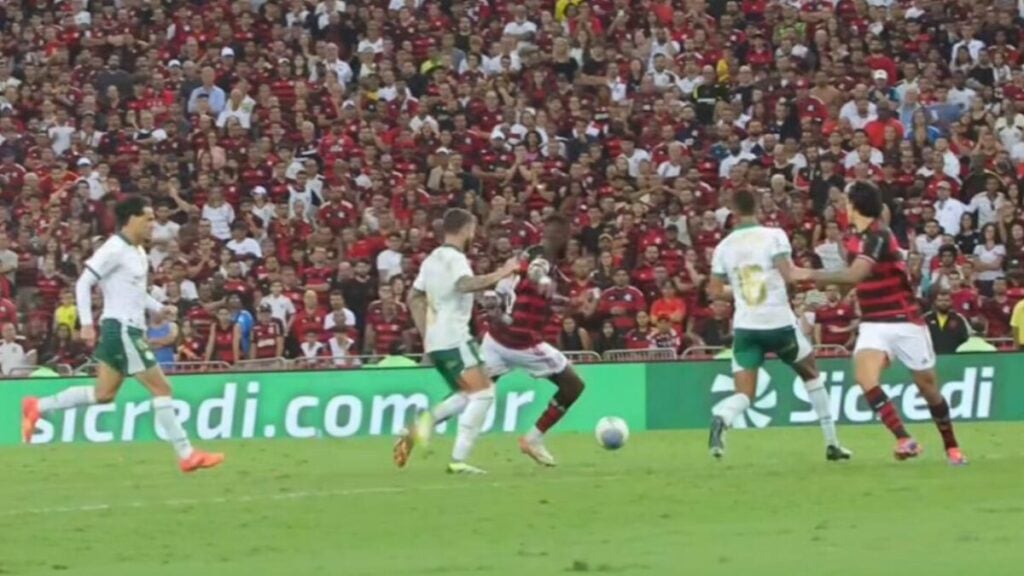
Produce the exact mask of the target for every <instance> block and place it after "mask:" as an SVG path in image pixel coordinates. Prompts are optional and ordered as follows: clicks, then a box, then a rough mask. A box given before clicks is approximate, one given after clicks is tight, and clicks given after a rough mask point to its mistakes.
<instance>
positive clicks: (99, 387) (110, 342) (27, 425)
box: [21, 320, 127, 443]
mask: <svg viewBox="0 0 1024 576" xmlns="http://www.w3.org/2000/svg"><path fill="white" fill-rule="evenodd" d="M93 356H94V357H95V358H96V360H97V362H98V366H97V370H96V381H95V383H94V384H93V385H91V386H89V385H83V386H72V387H70V388H67V389H65V390H62V391H60V392H58V393H57V394H54V395H52V396H46V397H44V398H33V397H30V398H25V399H24V400H23V401H22V422H21V432H22V439H23V440H24V441H25V442H26V443H28V442H31V440H32V434H33V432H34V431H35V428H36V424H37V423H38V422H39V419H40V418H41V417H42V415H43V414H49V413H52V412H57V411H61V410H71V409H74V408H78V407H81V406H91V405H93V404H106V403H108V402H113V400H114V397H115V396H117V392H118V390H120V389H121V384H122V383H123V382H124V375H125V374H126V370H127V367H126V362H127V356H126V355H125V352H124V346H123V342H122V341H121V324H120V323H119V322H117V321H116V320H104V321H103V323H102V324H101V325H100V334H99V341H98V342H97V345H96V350H95V351H94V353H93Z"/></svg>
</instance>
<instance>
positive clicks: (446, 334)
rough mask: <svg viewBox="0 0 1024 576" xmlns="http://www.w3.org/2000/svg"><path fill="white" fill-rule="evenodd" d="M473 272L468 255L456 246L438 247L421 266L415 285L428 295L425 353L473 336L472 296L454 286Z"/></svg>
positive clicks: (456, 346)
mask: <svg viewBox="0 0 1024 576" xmlns="http://www.w3.org/2000/svg"><path fill="white" fill-rule="evenodd" d="M472 275H473V269H472V268H471V267H470V265H469V260H468V259H466V255H465V254H463V252H462V251H461V250H459V249H458V248H455V247H454V246H448V245H442V246H438V247H437V248H435V249H434V251H433V252H431V253H430V255H429V256H427V258H426V259H425V260H424V261H423V264H422V265H421V266H420V273H419V275H418V276H416V281H415V282H413V285H412V286H413V288H415V289H416V290H419V291H420V292H423V293H425V294H426V295H427V333H426V334H424V335H423V348H424V350H425V351H426V352H435V351H437V350H451V349H453V348H458V347H459V346H461V345H463V344H465V343H466V342H469V341H470V340H472V339H473V336H472V334H470V331H469V324H470V321H471V319H472V317H473V295H472V294H469V293H463V292H459V291H458V290H457V289H456V288H455V284H456V283H457V282H458V281H459V279H460V278H463V277H465V276H472Z"/></svg>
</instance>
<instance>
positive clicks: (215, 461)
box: [178, 450, 224, 474]
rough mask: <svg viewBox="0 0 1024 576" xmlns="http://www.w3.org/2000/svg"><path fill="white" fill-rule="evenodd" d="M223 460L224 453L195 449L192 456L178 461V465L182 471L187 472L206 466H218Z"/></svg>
mask: <svg viewBox="0 0 1024 576" xmlns="http://www.w3.org/2000/svg"><path fill="white" fill-rule="evenodd" d="M223 461H224V455H223V454H219V453H216V452H203V451H201V450H193V451H192V455H191V456H189V457H188V458H185V459H184V460H181V461H179V462H178V466H180V467H181V471H182V472H185V473H186V474H187V473H189V472H195V471H196V470H202V469H204V468H216V467H217V466H220V464H221V462H223Z"/></svg>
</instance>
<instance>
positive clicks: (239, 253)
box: [225, 221, 263, 259]
mask: <svg viewBox="0 0 1024 576" xmlns="http://www.w3.org/2000/svg"><path fill="white" fill-rule="evenodd" d="M248 232H249V230H248V229H247V227H246V225H245V222H242V221H239V222H235V223H234V224H232V225H231V240H228V243H227V244H225V246H226V247H227V249H228V250H231V252H233V253H234V255H235V256H236V257H238V258H249V257H251V258H256V259H260V258H263V250H262V249H261V248H260V243H259V242H257V241H256V240H255V239H253V238H251V237H249V234H248Z"/></svg>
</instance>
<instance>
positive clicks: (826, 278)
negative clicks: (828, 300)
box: [794, 255, 874, 286]
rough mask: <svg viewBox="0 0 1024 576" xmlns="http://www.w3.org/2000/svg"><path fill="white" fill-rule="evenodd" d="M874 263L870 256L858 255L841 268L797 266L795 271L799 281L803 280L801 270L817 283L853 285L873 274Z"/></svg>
mask: <svg viewBox="0 0 1024 576" xmlns="http://www.w3.org/2000/svg"><path fill="white" fill-rule="evenodd" d="M873 264H874V260H872V259H871V258H870V257H868V256H864V255H861V256H858V257H857V259H856V260H854V261H853V264H850V265H849V266H846V267H844V268H840V269H838V270H805V269H802V268H795V269H794V273H795V274H796V276H795V278H796V280H797V281H800V280H802V279H803V278H804V277H803V275H801V274H799V272H800V271H802V272H803V273H805V274H806V279H807V280H813V281H814V282H815V283H817V284H845V285H848V286H849V285H853V284H859V283H860V282H862V281H864V280H865V279H867V277H868V276H870V275H871V266H872V265H873Z"/></svg>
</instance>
